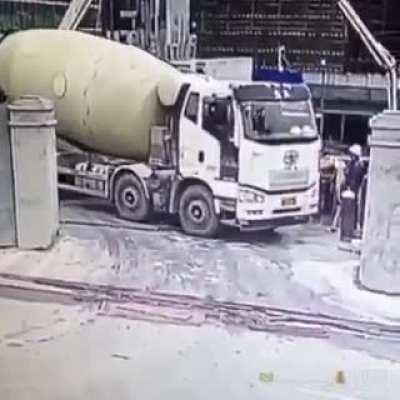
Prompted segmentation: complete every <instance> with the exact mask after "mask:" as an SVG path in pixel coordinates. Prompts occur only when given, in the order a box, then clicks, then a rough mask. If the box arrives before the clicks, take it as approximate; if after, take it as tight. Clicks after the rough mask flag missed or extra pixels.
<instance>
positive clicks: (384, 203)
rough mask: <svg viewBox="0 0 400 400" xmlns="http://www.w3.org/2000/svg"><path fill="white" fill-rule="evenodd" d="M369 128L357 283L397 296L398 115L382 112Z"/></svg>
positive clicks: (399, 255)
mask: <svg viewBox="0 0 400 400" xmlns="http://www.w3.org/2000/svg"><path fill="white" fill-rule="evenodd" d="M370 125H371V129H372V136H371V139H370V146H371V159H370V169H369V177H368V179H369V182H368V192H367V207H366V220H365V233H364V245H363V253H362V260H361V268H360V280H361V283H362V284H363V285H364V286H365V287H367V288H369V289H371V290H376V291H382V292H387V293H391V294H395V293H397V294H400V112H398V111H385V112H383V113H382V114H379V115H377V116H375V117H374V118H372V119H371V122H370Z"/></svg>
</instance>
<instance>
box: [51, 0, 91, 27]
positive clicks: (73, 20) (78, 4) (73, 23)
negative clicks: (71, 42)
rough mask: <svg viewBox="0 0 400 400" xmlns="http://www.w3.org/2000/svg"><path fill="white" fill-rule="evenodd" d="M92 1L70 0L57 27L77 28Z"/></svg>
mask: <svg viewBox="0 0 400 400" xmlns="http://www.w3.org/2000/svg"><path fill="white" fill-rule="evenodd" d="M92 1H93V0H72V1H71V3H70V5H69V7H68V9H67V12H66V13H65V15H64V17H63V19H62V21H61V22H60V25H59V26H58V29H64V30H75V29H77V28H78V26H79V24H80V23H81V21H82V19H83V17H84V16H85V14H86V12H87V10H88V8H89V7H90V5H91V3H92Z"/></svg>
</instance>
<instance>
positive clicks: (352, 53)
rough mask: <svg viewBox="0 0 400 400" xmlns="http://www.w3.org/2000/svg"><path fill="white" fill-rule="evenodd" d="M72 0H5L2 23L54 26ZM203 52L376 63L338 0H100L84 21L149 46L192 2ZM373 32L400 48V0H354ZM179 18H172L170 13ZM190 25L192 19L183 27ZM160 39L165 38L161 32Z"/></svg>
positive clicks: (309, 66) (360, 65)
mask: <svg viewBox="0 0 400 400" xmlns="http://www.w3.org/2000/svg"><path fill="white" fill-rule="evenodd" d="M69 3H70V0H2V1H1V2H0V30H1V31H7V30H10V29H12V30H17V29H26V28H30V27H55V26H57V25H58V23H59V22H60V21H61V19H62V16H63V15H64V14H65V11H66V9H67V6H68V4H69ZM188 3H190V19H191V22H192V23H191V27H190V29H192V30H193V31H194V33H196V35H197V40H198V54H199V55H200V56H201V57H222V56H251V57H253V58H254V60H255V63H256V65H267V66H268V65H275V64H276V59H277V48H278V46H280V45H284V46H285V47H286V54H287V58H288V60H289V61H290V62H291V63H292V64H293V65H294V66H297V67H299V68H301V69H302V70H303V71H321V70H323V71H326V70H329V71H338V72H339V71H352V72H367V71H373V70H375V67H374V65H373V63H372V60H371V59H370V57H369V54H368V52H367V51H366V50H365V49H364V46H363V45H362V43H361V42H360V41H359V40H358V38H357V36H356V35H355V34H354V33H353V32H352V30H351V29H348V27H347V24H346V22H345V20H344V18H343V16H342V15H341V13H340V11H339V9H338V7H337V5H336V3H337V0H192V1H190V2H189V1H188V0H146V1H139V0H94V1H93V2H92V6H91V8H90V10H89V12H88V13H87V15H86V17H85V19H84V21H83V22H82V24H81V28H82V29H85V30H90V31H93V32H97V33H102V34H103V35H107V36H112V37H114V38H115V37H118V38H120V36H121V37H126V36H127V32H133V33H131V34H130V37H131V38H132V37H133V38H134V41H135V44H139V45H143V46H145V47H146V46H150V41H151V39H150V36H151V34H152V32H153V31H154V32H156V31H157V26H156V25H157V24H158V25H159V26H158V28H159V31H162V30H163V28H164V29H165V28H166V25H167V24H168V15H167V14H168V11H170V10H174V9H177V8H181V9H185V8H189V5H188ZM352 4H353V5H354V6H355V8H356V9H357V11H358V12H359V14H360V16H361V18H362V19H363V20H364V21H366V23H367V25H368V26H369V27H370V29H371V30H372V32H373V33H374V34H375V35H376V36H377V37H378V39H379V40H381V41H382V42H383V44H385V45H387V46H388V47H389V48H390V49H391V50H392V52H393V53H394V54H400V20H399V19H398V18H397V16H398V15H399V12H400V4H398V1H396V0H353V1H352ZM170 23H173V21H170ZM184 29H189V27H184ZM159 40H162V38H159Z"/></svg>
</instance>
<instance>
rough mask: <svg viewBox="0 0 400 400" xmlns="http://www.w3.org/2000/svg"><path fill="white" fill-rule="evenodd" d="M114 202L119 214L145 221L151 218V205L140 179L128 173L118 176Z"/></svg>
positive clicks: (125, 217)
mask: <svg viewBox="0 0 400 400" xmlns="http://www.w3.org/2000/svg"><path fill="white" fill-rule="evenodd" d="M114 202H115V207H116V209H117V212H118V215H119V216H120V217H121V218H123V219H127V220H129V221H135V222H144V221H148V220H149V219H150V213H151V206H150V201H149V199H148V198H147V196H146V193H145V191H144V187H143V185H142V183H141V182H140V180H139V179H138V178H137V177H136V176H135V175H133V174H130V173H126V174H123V175H121V176H120V177H119V178H117V182H116V183H115V186H114Z"/></svg>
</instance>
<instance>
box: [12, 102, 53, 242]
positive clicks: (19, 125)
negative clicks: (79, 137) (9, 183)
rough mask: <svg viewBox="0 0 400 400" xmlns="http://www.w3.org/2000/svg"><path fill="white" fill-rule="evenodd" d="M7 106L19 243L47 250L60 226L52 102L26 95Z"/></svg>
mask: <svg viewBox="0 0 400 400" xmlns="http://www.w3.org/2000/svg"><path fill="white" fill-rule="evenodd" d="M8 109H9V112H10V122H9V125H10V133H11V150H12V160H13V175H14V193H15V196H14V197H15V211H16V222H17V223H16V227H17V245H18V247H20V248H24V249H46V248H48V247H49V246H51V244H52V243H53V240H54V239H55V237H56V235H57V233H58V229H59V219H58V191H57V160H56V138H55V125H56V121H55V118H54V109H53V105H52V104H51V103H50V102H48V101H46V100H44V99H41V98H39V97H35V96H26V97H23V98H21V99H20V100H17V101H16V102H14V103H13V104H11V105H10V106H9V107H8Z"/></svg>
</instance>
